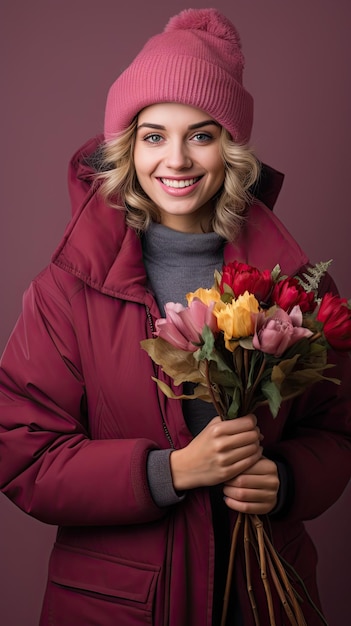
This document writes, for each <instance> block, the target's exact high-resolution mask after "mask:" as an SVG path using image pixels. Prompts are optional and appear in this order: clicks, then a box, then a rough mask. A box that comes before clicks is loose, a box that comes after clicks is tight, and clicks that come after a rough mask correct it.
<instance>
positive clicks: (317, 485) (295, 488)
mask: <svg viewBox="0 0 351 626" xmlns="http://www.w3.org/2000/svg"><path fill="white" fill-rule="evenodd" d="M327 291H329V292H333V293H336V291H337V290H336V287H335V284H334V282H333V280H332V279H331V277H330V276H329V275H326V277H325V279H324V280H323V282H322V284H321V289H320V295H323V294H324V293H326V292H327ZM328 361H329V362H330V364H333V365H334V367H333V368H330V369H328V370H326V372H325V375H326V376H330V377H332V378H336V379H339V381H340V385H337V384H335V383H332V382H327V381H321V382H318V383H315V384H313V385H312V386H311V387H309V388H308V390H307V391H306V392H304V394H303V395H301V396H298V397H297V398H296V399H295V400H294V401H293V402H291V403H290V409H289V417H288V419H287V421H286V427H285V431H284V434H283V438H282V440H281V441H280V442H279V443H277V444H276V445H275V446H273V447H271V448H270V449H269V451H268V455H269V456H270V457H271V458H274V460H278V461H281V462H282V463H283V464H284V465H285V467H286V472H287V483H288V489H287V498H286V502H285V505H284V506H283V507H282V510H281V511H279V517H285V516H288V517H289V520H292V519H294V520H308V519H313V518H315V517H317V516H318V515H321V514H322V513H323V512H324V511H325V510H326V509H328V508H329V507H330V506H331V505H332V504H334V502H336V500H337V499H338V498H339V497H340V495H341V494H342V492H343V491H344V489H345V488H346V486H347V484H348V482H349V480H350V477H351V359H350V354H348V353H346V352H343V353H342V352H334V351H332V350H330V351H329V354H328ZM277 419H279V417H278V418H277Z"/></svg>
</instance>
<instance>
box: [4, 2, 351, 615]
mask: <svg viewBox="0 0 351 626" xmlns="http://www.w3.org/2000/svg"><path fill="white" fill-rule="evenodd" d="M243 62H244V61H243V56H242V52H241V46H240V41H239V37H238V34H237V32H236V30H235V28H234V27H233V25H232V24H231V23H230V22H229V21H228V20H227V19H226V18H224V17H223V16H222V15H220V14H219V13H218V12H217V11H215V10H212V9H205V10H189V11H184V12H182V13H181V14H180V15H178V16H176V17H175V18H173V19H172V20H171V21H170V22H169V24H168V25H167V27H166V29H165V31H164V32H163V33H161V34H160V35H157V36H155V37H153V38H152V39H151V40H149V41H148V42H147V43H146V45H145V47H144V48H143V50H142V51H141V52H140V54H139V55H138V56H137V57H136V59H135V60H134V61H133V62H132V64H131V65H130V66H129V68H127V69H126V70H125V72H123V74H122V75H121V76H120V77H119V78H118V79H117V80H116V81H115V83H114V84H113V85H112V87H111V89H110V92H109V96H108V99H107V105H106V114H105V132H104V137H98V138H96V139H94V140H92V141H90V142H88V143H87V144H86V145H85V146H84V147H83V149H81V150H80V151H79V152H78V153H77V154H76V155H75V156H74V158H73V160H72V162H71V168H70V191H71V197H72V206H73V218H72V220H71V222H70V224H69V225H68V228H67V230H66V233H65V236H64V238H63V241H62V242H61V244H60V246H59V248H58V250H57V251H56V252H55V254H54V256H53V259H52V263H51V264H50V266H49V267H48V268H46V269H45V270H44V271H43V272H42V273H41V274H40V276H39V277H37V278H36V279H35V280H34V281H33V283H32V285H31V286H30V288H29V290H28V291H27V294H26V296H25V301H24V308H23V313H22V316H21V318H20V320H19V321H18V323H17V325H16V328H15V330H14V332H13V334H12V336H11V338H10V341H9V343H8V346H7V348H6V350H5V353H4V355H3V358H2V368H1V377H0V384H1V387H0V391H1V395H0V402H1V405H0V406H1V410H0V416H1V417H0V419H1V430H0V433H1V434H0V445H1V448H0V450H1V466H0V484H1V488H2V491H3V492H4V493H5V494H6V495H7V496H8V497H9V498H11V499H12V500H13V501H14V502H15V503H16V504H17V505H18V506H19V507H21V508H22V509H23V510H24V511H26V512H28V513H29V514H30V515H33V516H35V517H37V518H38V519H40V520H42V521H44V522H47V523H52V524H57V525H58V526H59V530H58V536H57V542H56V544H55V547H54V549H53V552H52V556H51V559H50V567H49V578H48V585H47V590H46V594H45V599H44V604H43V610H42V616H41V621H40V624H41V626H48V625H49V624H50V625H51V626H54V625H60V626H71V625H72V624H75V625H77V626H79V625H80V624H81V625H82V626H83V625H84V626H85V625H86V624H99V626H107V625H108V626H110V625H111V626H112V624H123V626H132V625H136V624H147V623H148V624H151V623H152V624H155V625H156V626H161V625H164V624H169V626H187V625H189V626H193V625H194V624H201V625H207V626H211V625H215V624H219V623H220V619H221V617H220V616H221V611H222V602H223V592H224V584H225V575H226V571H227V564H228V552H229V540H230V530H231V528H232V527H233V524H234V522H235V519H236V516H237V512H238V511H242V512H247V513H256V514H260V515H267V527H268V526H269V527H270V532H271V535H272V538H273V540H274V545H275V547H276V549H277V550H278V552H280V553H281V554H282V556H283V557H284V558H285V559H286V560H287V561H288V562H289V563H290V564H291V566H293V567H294V568H295V570H296V571H297V572H298V574H299V576H300V577H301V578H302V580H303V581H304V583H305V584H306V585H307V587H308V592H309V594H310V596H311V598H312V600H313V601H314V603H316V604H317V605H319V599H318V592H317V587H316V580H315V569H316V554H315V550H314V547H313V545H312V543H311V540H310V539H309V537H308V535H307V534H306V532H305V530H304V527H303V523H302V522H303V520H305V519H310V518H312V517H315V516H316V515H319V514H321V513H322V512H323V511H324V510H325V509H326V508H327V507H329V506H330V505H331V504H332V503H333V502H334V501H335V500H336V499H337V498H338V497H339V496H340V494H341V493H342V491H343V489H344V488H345V486H346V484H347V481H348V478H349V472H348V470H347V468H348V467H349V466H350V456H351V444H350V425H349V416H350V393H349V391H348V389H350V383H349V381H350V366H349V361H348V359H347V358H345V359H343V358H341V357H340V356H338V357H337V356H335V359H336V358H337V359H338V363H339V365H338V370H339V372H338V373H339V376H340V378H342V380H343V384H342V385H341V386H340V387H336V386H334V385H332V384H325V385H324V386H323V388H321V387H320V386H318V385H316V386H315V387H316V388H313V387H312V388H311V390H310V391H308V393H305V394H304V395H303V396H302V397H300V398H298V399H297V400H294V401H288V402H285V403H284V404H283V406H282V408H281V411H280V413H279V418H277V419H276V420H274V421H273V420H272V418H271V416H270V414H269V412H268V410H266V409H262V408H261V409H260V410H258V411H257V415H255V416H254V415H247V416H244V417H242V418H238V419H236V420H233V421H225V422H222V421H221V420H220V418H219V417H218V416H216V414H215V411H214V409H213V408H212V406H211V405H208V404H205V403H201V402H200V401H192V402H188V403H184V405H183V406H182V404H181V403H180V401H174V400H171V401H169V400H167V398H166V397H165V396H163V395H162V394H161V393H160V392H159V391H158V389H157V387H156V385H155V383H154V382H153V381H152V376H155V375H156V376H157V377H158V378H163V379H165V376H164V375H163V373H162V372H161V371H159V368H157V367H156V366H155V365H154V364H153V363H152V361H151V359H150V358H149V357H148V355H147V354H146V353H145V352H144V351H143V350H141V348H140V342H141V341H142V340H143V339H145V338H147V337H152V336H153V333H154V330H155V320H156V319H157V318H159V317H160V315H162V314H163V307H164V305H165V303H166V302H167V301H170V300H173V301H181V300H182V299H183V298H184V294H185V293H187V292H188V291H191V290H194V289H196V288H197V287H198V286H200V285H201V286H208V287H210V286H211V285H212V282H213V273H214V270H215V269H218V268H220V267H221V266H222V264H223V262H229V261H232V260H239V261H243V262H247V263H250V264H252V265H255V266H257V267H259V268H261V269H264V268H266V267H267V268H270V267H273V266H274V265H275V264H276V263H278V262H279V263H280V265H281V267H282V271H283V272H284V273H287V274H295V273H297V272H299V271H301V269H302V268H303V267H304V266H305V265H306V263H307V262H308V258H307V256H306V255H305V254H304V252H303V251H302V250H301V249H300V247H299V246H298V245H297V243H296V242H295V241H294V240H293V239H292V237H291V236H290V235H289V233H288V232H287V231H286V229H285V228H284V226H283V225H282V224H281V223H280V222H279V220H278V219H277V218H276V217H275V216H274V215H273V214H272V212H271V211H270V210H269V209H268V208H267V207H266V206H265V205H264V204H263V203H262V202H261V201H259V200H258V199H257V196H259V197H260V198H261V200H262V199H263V196H262V189H260V183H261V182H262V180H263V181H266V183H267V185H266V187H267V188H266V190H265V194H264V197H265V198H270V199H271V198H272V197H273V198H274V197H275V196H276V195H277V189H279V185H280V180H279V176H278V181H277V182H276V181H275V179H274V173H272V172H271V171H270V170H269V169H266V170H265V171H264V172H265V174H264V176H261V177H260V176H259V170H260V168H259V165H258V162H257V160H256V158H255V157H254V155H253V153H252V152H251V150H250V149H249V148H248V142H249V138H250V132H251V127H252V111H253V105H252V98H251V96H250V95H249V94H248V92H247V91H246V90H245V89H244V87H243V84H242V71H243ZM272 177H273V179H272ZM253 190H255V197H253V195H252V194H253ZM332 288H334V287H333V285H332V281H331V279H330V278H329V277H328V276H327V277H326V278H325V280H324V282H323V285H322V290H324V291H326V290H330V289H332ZM168 383H169V381H168ZM235 567H236V570H235V576H234V582H233V588H232V593H231V606H230V610H229V617H228V623H232V622H233V621H235V623H238V624H240V623H243V624H245V625H246V624H247V625H251V624H252V625H253V624H254V623H255V622H254V618H253V615H252V611H251V607H250V602H249V599H248V596H247V593H246V588H245V584H246V583H245V578H244V574H243V567H242V554H241V553H239V554H238V558H237V560H236V565H235ZM252 575H253V577H254V579H255V585H256V582H257V572H253V574H252ZM297 588H298V590H299V592H300V593H301V594H302V593H303V592H302V591H301V588H300V587H299V586H298V585H297ZM304 597H305V596H304ZM256 599H257V602H258V608H259V619H260V624H263V625H265V624H269V619H268V613H267V607H266V601H265V595H264V592H263V591H259V592H258V593H257V597H256ZM274 604H275V611H276V615H277V616H280V617H277V623H283V620H284V619H285V618H284V617H283V612H280V611H283V609H282V608H281V607H280V605H279V602H278V599H277V598H274ZM303 611H304V615H305V619H306V622H307V623H308V624H309V626H311V625H312V626H313V625H314V624H316V625H317V624H320V623H321V621H320V618H319V617H318V613H317V612H316V611H315V609H314V608H312V607H311V605H310V603H309V602H308V601H307V600H306V599H305V600H304V603H303ZM279 620H280V621H279Z"/></svg>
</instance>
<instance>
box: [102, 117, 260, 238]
mask: <svg viewBox="0 0 351 626" xmlns="http://www.w3.org/2000/svg"><path fill="white" fill-rule="evenodd" d="M136 128H137V118H135V119H134V120H133V122H132V123H131V124H130V125H129V126H128V128H126V130H125V131H123V132H122V133H120V134H119V135H118V137H116V139H113V140H109V141H106V142H105V143H104V144H103V147H102V162H101V164H100V168H99V170H100V171H99V172H98V173H97V180H98V181H101V185H100V189H99V192H100V193H101V194H102V196H103V198H104V200H105V201H106V202H107V203H108V204H109V205H110V206H112V207H114V208H116V209H123V210H125V211H126V222H127V224H128V225H129V226H130V227H132V228H134V229H135V230H136V231H137V232H138V233H139V234H140V233H142V232H143V231H144V230H146V229H147V227H148V225H149V224H150V222H151V221H155V222H159V221H160V214H159V211H158V209H157V207H156V206H155V205H154V203H153V202H152V201H151V200H150V198H149V197H148V196H147V195H146V194H145V192H144V190H143V189H142V187H141V185H140V184H139V181H138V179H137V176H136V171H135V167H134V160H133V152H134V145H135V136H136ZM220 150H221V155H222V158H223V161H224V164H225V179H224V183H223V185H222V187H221V189H220V190H219V191H218V192H217V194H216V198H215V200H216V203H215V210H214V213H213V218H212V224H211V226H212V229H213V230H214V232H216V233H217V234H219V235H221V236H222V237H224V238H225V239H226V240H227V241H233V240H235V238H236V237H237V234H238V232H239V230H240V227H241V224H242V221H243V219H245V213H246V208H247V206H248V205H249V204H250V202H252V195H251V193H250V189H251V188H252V187H253V186H254V185H255V183H256V182H257V180H258V178H259V175H260V169H261V168H260V163H259V161H258V160H257V158H256V157H255V155H254V153H253V151H252V149H251V148H249V147H248V146H247V145H239V144H236V143H234V142H233V141H232V140H231V137H230V135H229V133H228V131H227V130H225V129H224V128H223V127H222V130H221V135H220Z"/></svg>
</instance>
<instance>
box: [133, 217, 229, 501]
mask: <svg viewBox="0 0 351 626" xmlns="http://www.w3.org/2000/svg"><path fill="white" fill-rule="evenodd" d="M142 245H143V258H144V263H145V267H146V271H147V275H148V279H149V283H150V288H151V289H152V291H153V292H154V294H155V297H156V300H157V303H158V305H159V308H160V311H161V315H164V305H165V303H166V302H180V303H181V304H184V306H185V305H186V299H185V295H186V294H187V293H188V292H189V291H195V290H196V289H198V288H199V287H204V288H210V287H212V285H213V282H214V271H215V269H218V270H221V268H222V264H223V249H224V245H225V240H224V239H223V238H222V237H220V236H219V235H217V234H216V233H202V234H192V233H182V232H178V231H174V230H171V229H170V228H167V227H166V226H162V225H161V224H154V223H152V224H151V226H150V227H149V229H148V231H147V232H146V233H145V234H144V236H143V239H142ZM184 391H185V392H188V393H189V392H190V385H189V386H188V385H185V389H184ZM183 413H184V418H185V421H186V423H187V426H188V428H189V430H190V432H191V433H192V434H193V435H196V434H198V433H199V432H200V431H201V430H202V429H203V428H204V427H205V426H206V424H208V422H209V421H210V420H211V419H212V418H213V417H214V416H215V415H216V411H215V409H214V407H213V406H212V404H209V403H208V402H203V401H201V400H189V401H187V400H185V401H184V402H183ZM170 454H171V450H154V451H152V452H150V454H149V457H148V480H149V485H150V489H151V493H152V496H153V498H154V500H155V502H156V504H158V506H168V505H170V504H174V503H176V502H178V501H179V499H180V498H181V496H179V495H178V494H177V493H176V492H175V491H174V488H173V483H172V476H171V471H170V464H169V456H170Z"/></svg>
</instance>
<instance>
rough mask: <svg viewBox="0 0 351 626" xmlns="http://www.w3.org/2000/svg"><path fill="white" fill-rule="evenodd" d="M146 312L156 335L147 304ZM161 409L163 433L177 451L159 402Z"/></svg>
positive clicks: (152, 330)
mask: <svg viewBox="0 0 351 626" xmlns="http://www.w3.org/2000/svg"><path fill="white" fill-rule="evenodd" d="M145 310H146V316H147V319H148V322H149V326H150V329H151V332H152V333H154V332H155V326H154V322H153V319H152V315H151V312H150V309H149V307H148V306H147V304H145ZM154 367H155V365H154ZM159 407H160V413H161V417H162V427H163V431H164V433H165V435H166V438H167V441H168V443H169V445H170V446H171V448H172V450H175V446H174V443H173V440H172V437H171V433H170V432H169V430H168V426H167V424H166V421H165V418H164V415H163V411H162V408H161V405H160V401H159Z"/></svg>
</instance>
